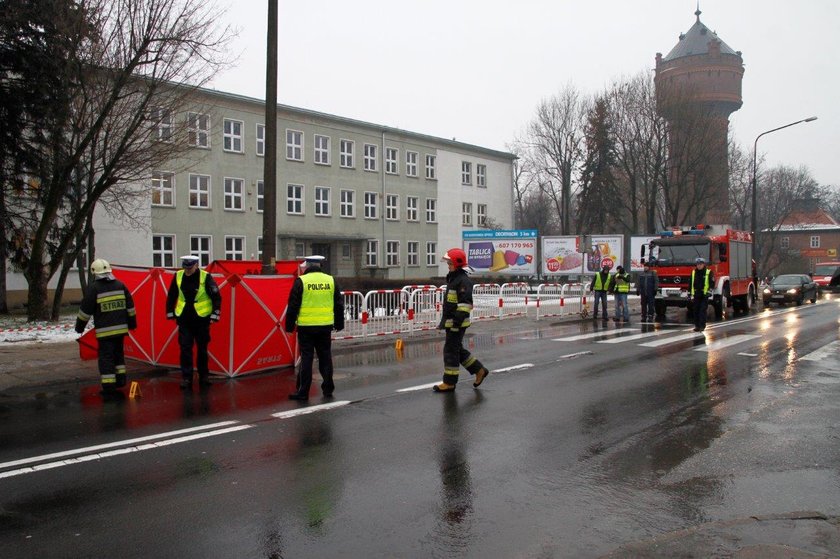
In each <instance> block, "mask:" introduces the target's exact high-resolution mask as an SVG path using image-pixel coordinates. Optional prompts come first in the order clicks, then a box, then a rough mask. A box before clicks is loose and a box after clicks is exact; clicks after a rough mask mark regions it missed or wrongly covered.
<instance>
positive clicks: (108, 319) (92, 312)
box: [76, 278, 137, 338]
mask: <svg viewBox="0 0 840 559" xmlns="http://www.w3.org/2000/svg"><path fill="white" fill-rule="evenodd" d="M91 316H92V317H93V325H94V327H95V328H96V337H97V338H108V337H110V336H125V335H126V334H128V331H129V330H134V329H135V328H137V313H136V311H135V309H134V300H133V299H132V298H131V292H130V291H129V290H128V289H127V288H126V287H125V285H123V283H122V282H120V281H119V280H116V279H111V278H104V279H98V280H96V281H94V282H93V283H92V284H91V285H90V286H89V287H88V289H87V291H86V292H85V296H84V298H83V299H82V304H81V305H80V306H79V314H78V315H77V316H76V331H78V332H80V331H81V330H82V329H83V328H84V327H85V325H86V324H87V323H88V320H90V317H91Z"/></svg>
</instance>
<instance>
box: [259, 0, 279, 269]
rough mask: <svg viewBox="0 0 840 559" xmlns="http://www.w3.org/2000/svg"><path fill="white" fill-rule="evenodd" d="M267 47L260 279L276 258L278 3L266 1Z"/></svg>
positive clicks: (272, 267) (275, 0) (273, 0)
mask: <svg viewBox="0 0 840 559" xmlns="http://www.w3.org/2000/svg"><path fill="white" fill-rule="evenodd" d="M266 43H267V47H266V62H265V160H264V162H263V234H262V238H263V251H262V273H263V275H269V274H273V273H274V263H275V261H276V257H277V0H268V34H267V37H266Z"/></svg>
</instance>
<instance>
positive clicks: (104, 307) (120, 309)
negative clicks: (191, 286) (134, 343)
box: [76, 258, 137, 394]
mask: <svg viewBox="0 0 840 559" xmlns="http://www.w3.org/2000/svg"><path fill="white" fill-rule="evenodd" d="M90 273H91V274H93V277H94V281H93V283H91V284H90V286H88V288H87V291H86V292H85V296H84V298H83V299H82V304H81V306H80V307H79V314H78V316H77V317H76V332H78V333H79V334H81V333H82V332H84V330H85V325H87V323H88V320H90V317H91V316H93V324H94V328H95V329H96V342H97V343H98V344H99V377H100V382H101V384H102V394H112V393H114V392H116V389H117V388H121V387H123V386H125V354H124V346H123V342H124V341H125V337H126V336H127V335H128V331H129V330H134V329H135V328H137V314H136V311H135V309H134V300H133V299H132V298H131V293H129V291H128V289H126V287H125V285H123V283H122V282H121V281H119V280H118V279H116V278H114V274H113V273H112V271H111V265H110V264H109V263H108V261H107V260H103V259H101V258H98V259H96V260H94V261H93V262H92V263H91V265H90Z"/></svg>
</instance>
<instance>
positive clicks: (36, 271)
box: [26, 266, 50, 322]
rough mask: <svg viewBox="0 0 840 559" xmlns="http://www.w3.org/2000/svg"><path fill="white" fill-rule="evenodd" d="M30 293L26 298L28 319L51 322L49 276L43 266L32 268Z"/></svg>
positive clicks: (28, 280) (29, 281)
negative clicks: (48, 297) (48, 290)
mask: <svg viewBox="0 0 840 559" xmlns="http://www.w3.org/2000/svg"><path fill="white" fill-rule="evenodd" d="M27 282H28V283H29V293H28V295H27V298H26V302H27V307H26V317H27V319H28V320H29V321H30V322H32V321H35V320H49V318H50V312H49V310H50V308H49V305H48V303H47V283H48V282H49V275H48V274H47V271H46V270H45V269H44V267H43V266H30V270H29V277H28V278H27Z"/></svg>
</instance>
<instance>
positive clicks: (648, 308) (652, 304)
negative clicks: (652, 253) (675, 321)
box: [636, 261, 659, 322]
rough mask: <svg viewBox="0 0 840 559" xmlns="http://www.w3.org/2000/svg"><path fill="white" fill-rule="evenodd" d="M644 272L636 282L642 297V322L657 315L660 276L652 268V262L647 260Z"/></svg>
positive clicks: (637, 291) (638, 293) (637, 293)
mask: <svg viewBox="0 0 840 559" xmlns="http://www.w3.org/2000/svg"><path fill="white" fill-rule="evenodd" d="M644 268H645V270H644V272H642V273H641V274H639V279H638V281H637V282H636V295H639V296H640V297H641V298H642V322H647V321H648V320H651V321H652V320H653V319H654V318H655V317H656V291H657V290H658V289H659V276H658V275H657V274H656V271H655V270H651V269H650V262H649V261H645V263H644Z"/></svg>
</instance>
